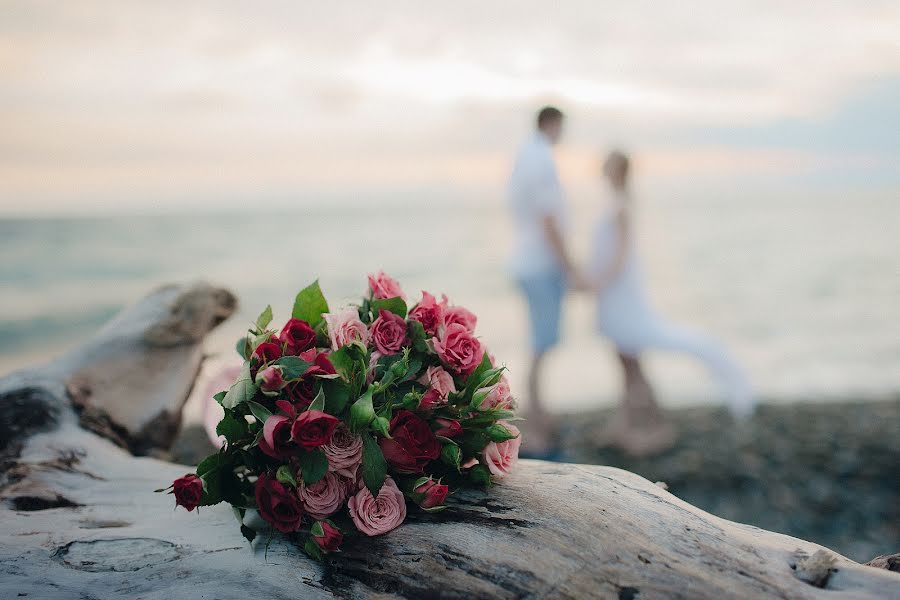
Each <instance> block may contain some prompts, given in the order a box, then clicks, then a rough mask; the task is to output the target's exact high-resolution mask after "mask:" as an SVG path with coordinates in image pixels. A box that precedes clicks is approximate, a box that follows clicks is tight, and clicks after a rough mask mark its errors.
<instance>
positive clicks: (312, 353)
mask: <svg viewBox="0 0 900 600" xmlns="http://www.w3.org/2000/svg"><path fill="white" fill-rule="evenodd" d="M299 356H300V358H302V359H303V360H305V361H306V362H308V363H309V367H308V368H307V369H306V372H305V373H304V374H303V376H304V377H313V376H316V375H335V374H337V370H336V369H335V368H334V365H333V364H331V360H329V358H328V354H327V353H325V352H319V351H318V350H316V349H315V348H311V349H309V350H307V351H306V352H301V353H300V355H299Z"/></svg>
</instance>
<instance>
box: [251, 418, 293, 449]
mask: <svg viewBox="0 0 900 600" xmlns="http://www.w3.org/2000/svg"><path fill="white" fill-rule="evenodd" d="M259 449H260V450H262V451H263V452H264V453H265V454H268V455H269V456H271V457H272V458H279V459H281V458H288V457H290V456H295V455H296V454H297V451H298V450H299V449H298V448H297V446H295V445H294V444H293V443H292V442H291V419H290V417H286V416H284V415H272V416H270V417H269V418H268V419H266V422H265V424H263V436H262V437H261V438H260V439H259Z"/></svg>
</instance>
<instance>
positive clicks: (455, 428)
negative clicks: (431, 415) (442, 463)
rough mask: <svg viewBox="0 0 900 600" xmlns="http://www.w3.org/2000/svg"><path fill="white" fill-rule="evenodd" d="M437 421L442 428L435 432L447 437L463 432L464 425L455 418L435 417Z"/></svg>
mask: <svg viewBox="0 0 900 600" xmlns="http://www.w3.org/2000/svg"><path fill="white" fill-rule="evenodd" d="M434 422H435V423H437V424H438V425H440V429H437V430H435V432H434V434H435V435H439V436H441V437H445V438H454V437H456V436H458V435H459V434H461V433H462V431H463V428H462V425H460V424H459V421H456V420H454V419H445V418H443V417H441V418H438V419H435V420H434Z"/></svg>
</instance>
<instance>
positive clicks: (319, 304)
mask: <svg viewBox="0 0 900 600" xmlns="http://www.w3.org/2000/svg"><path fill="white" fill-rule="evenodd" d="M271 320H272V311H271V308H270V307H267V308H266V310H264V311H263V312H262V314H260V316H259V318H258V319H257V320H256V322H255V324H254V325H253V327H251V328H250V330H249V331H248V332H247V335H246V336H245V337H243V338H242V339H241V340H240V341H239V342H238V346H237V349H238V352H239V354H240V355H241V357H242V358H243V361H244V362H243V365H242V367H241V368H240V370H239V374H238V375H237V378H236V379H235V381H234V383H233V384H232V385H231V386H230V388H229V389H228V390H225V391H222V392H219V393H218V394H216V395H215V400H216V401H217V402H218V403H219V404H220V405H221V407H222V412H223V413H224V416H223V417H222V419H221V420H220V421H219V422H218V425H217V426H216V429H215V434H216V436H217V437H216V439H217V440H221V444H222V448H221V450H220V451H219V452H217V453H216V454H214V455H212V456H210V457H208V458H207V459H206V460H204V461H203V462H201V463H200V465H199V466H198V467H197V470H196V473H192V474H188V475H185V476H184V477H181V478H179V479H178V480H176V481H175V483H174V484H173V486H172V491H173V493H174V494H175V500H176V503H177V504H178V505H180V506H183V507H184V508H186V509H187V510H194V509H195V508H197V507H198V506H207V505H211V504H216V503H218V502H223V501H224V502H229V503H231V504H232V505H234V506H235V507H237V508H236V510H237V511H238V513H239V514H240V515H241V517H243V515H244V512H245V510H246V506H247V503H248V500H247V499H248V498H252V499H253V506H254V508H255V510H256V511H257V512H258V513H259V515H260V516H261V517H262V518H263V520H264V521H266V522H267V523H268V524H269V525H270V526H271V527H272V528H273V529H275V530H277V531H280V532H282V533H285V534H290V535H295V536H302V537H305V544H304V546H303V547H304V550H305V551H306V552H307V553H308V554H310V555H311V556H313V557H316V558H320V557H322V556H323V555H324V554H327V553H328V552H334V551H335V550H337V549H338V548H339V547H340V545H341V544H342V542H343V540H344V536H345V534H347V535H349V534H352V533H354V532H356V533H357V534H362V535H364V536H375V535H381V534H384V533H387V532H389V531H391V530H392V529H394V528H396V527H398V526H400V525H401V524H402V523H403V521H404V520H405V518H406V514H407V508H408V505H412V506H418V507H419V509H421V510H425V511H430V512H434V511H440V510H442V509H443V508H445V507H446V501H447V499H448V498H449V497H450V495H451V494H452V492H453V490H456V489H459V488H461V487H466V486H473V485H474V486H489V485H491V484H492V483H493V482H495V481H496V480H498V479H501V478H503V477H505V476H506V475H508V474H509V473H510V471H511V470H512V469H513V467H514V465H515V463H516V460H517V458H518V450H519V444H520V440H521V438H520V433H519V430H518V428H516V426H515V425H514V424H513V423H512V421H513V420H515V418H516V417H515V413H514V409H515V400H514V399H513V396H512V393H511V391H510V387H509V382H508V380H507V378H506V376H505V369H504V368H503V367H501V366H497V365H496V363H495V361H494V359H493V357H492V356H491V355H490V354H489V353H487V352H486V350H485V348H484V345H483V344H482V342H481V340H480V339H479V338H478V336H477V335H476V333H475V328H476V325H477V321H478V320H477V318H476V317H475V315H474V314H473V313H472V312H471V311H469V310H467V309H465V308H463V307H461V306H456V305H452V304H451V303H450V302H449V300H448V299H447V297H446V296H443V295H442V296H440V299H438V297H436V296H435V295H433V294H431V293H429V292H425V291H423V292H422V295H421V298H420V300H419V301H418V302H416V303H415V304H413V305H412V306H409V305H407V296H406V294H405V293H404V292H403V289H402V288H401V286H400V284H399V283H398V282H397V281H396V280H395V279H393V278H392V277H390V276H389V275H387V274H385V273H384V272H383V271H379V272H377V273H374V274H370V275H369V276H368V290H367V293H366V294H365V295H364V297H363V298H362V300H361V302H360V303H359V304H356V305H351V306H347V307H344V308H340V309H338V310H333V311H332V310H329V308H328V303H327V300H326V299H325V297H324V295H323V294H322V292H321V289H320V288H319V285H318V282H315V283H313V284H311V285H310V286H307V287H306V288H305V289H303V290H301V291H300V292H299V293H298V294H297V297H296V298H295V301H294V310H293V314H292V317H291V319H290V320H288V322H287V323H286V324H285V325H284V326H283V327H282V328H281V329H279V330H272V329H270V328H269V324H270V323H271ZM339 515H346V516H347V517H349V519H347V520H346V522H347V523H352V525H353V526H352V528H349V529H350V530H349V531H342V530H341V528H340V527H339V526H338V525H337V524H336V523H335V522H334V521H332V520H331V519H332V518H333V517H336V516H339ZM339 521H340V520H339ZM345 528H347V527H345ZM241 532H242V533H243V534H244V535H245V537H247V538H248V539H249V540H250V541H252V540H253V539H254V538H255V536H256V532H255V531H254V530H253V529H252V528H251V527H250V525H249V524H246V523H242V526H241Z"/></svg>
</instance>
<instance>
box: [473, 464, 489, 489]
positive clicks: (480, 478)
mask: <svg viewBox="0 0 900 600" xmlns="http://www.w3.org/2000/svg"><path fill="white" fill-rule="evenodd" d="M469 479H470V480H471V481H472V483H474V484H475V485H483V486H485V487H490V486H491V472H490V471H488V468H487V467H486V466H484V465H481V464H478V465H475V466H474V467H472V468H471V469H470V470H469Z"/></svg>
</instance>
